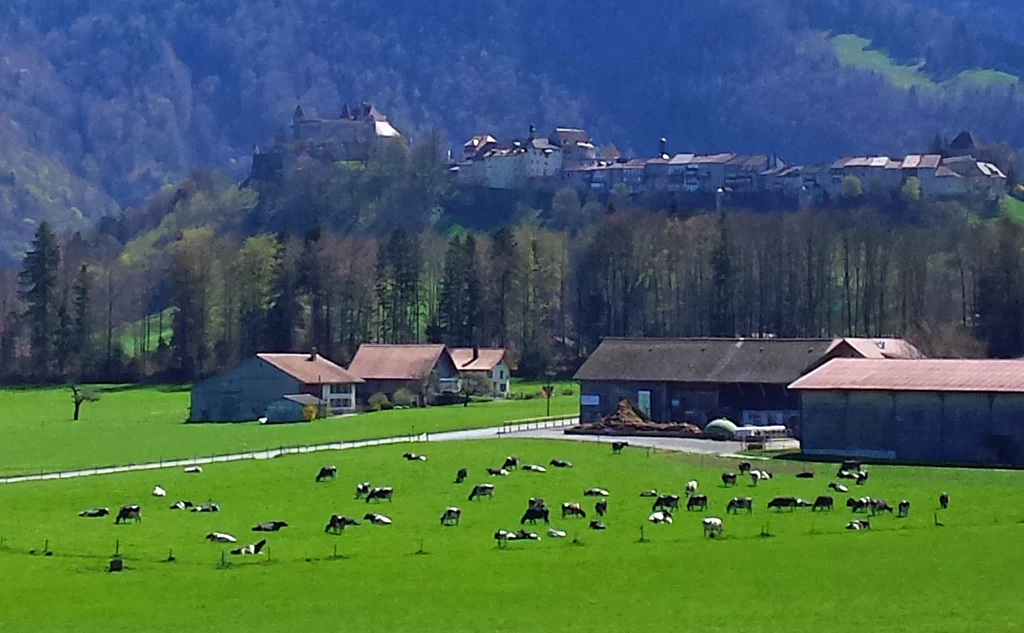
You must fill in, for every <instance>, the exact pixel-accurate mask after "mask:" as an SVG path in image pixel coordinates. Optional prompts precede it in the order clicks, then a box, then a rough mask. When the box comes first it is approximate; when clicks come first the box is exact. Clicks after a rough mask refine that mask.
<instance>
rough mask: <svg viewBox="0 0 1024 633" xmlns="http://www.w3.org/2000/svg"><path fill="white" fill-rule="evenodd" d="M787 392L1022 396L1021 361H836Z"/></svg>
mask: <svg viewBox="0 0 1024 633" xmlns="http://www.w3.org/2000/svg"><path fill="white" fill-rule="evenodd" d="M789 388H790V389H794V390H798V391H928V392H959V393H964V392H967V393H1021V394H1024V361H1017V360H864V359H836V360H833V361H831V362H829V363H826V364H825V365H823V366H822V367H820V368H818V369H816V370H814V371H812V372H811V373H809V374H807V375H806V376H804V377H803V378H800V379H799V380H797V381H796V382H794V383H793V384H791V385H790V386H789Z"/></svg>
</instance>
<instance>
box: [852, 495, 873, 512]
mask: <svg viewBox="0 0 1024 633" xmlns="http://www.w3.org/2000/svg"><path fill="white" fill-rule="evenodd" d="M872 503H873V499H872V498H871V497H860V498H855V497H850V498H849V499H847V500H846V507H847V508H850V510H852V511H853V512H865V511H867V510H870V509H871V504H872Z"/></svg>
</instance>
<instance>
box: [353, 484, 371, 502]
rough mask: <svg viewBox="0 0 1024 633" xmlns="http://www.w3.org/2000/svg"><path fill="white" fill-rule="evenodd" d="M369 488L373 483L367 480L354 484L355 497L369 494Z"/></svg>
mask: <svg viewBox="0 0 1024 633" xmlns="http://www.w3.org/2000/svg"><path fill="white" fill-rule="evenodd" d="M371 490H373V485H371V484H370V482H368V481H364V482H362V483H358V484H356V499H362V498H363V497H365V496H366V495H368V494H370V491H371Z"/></svg>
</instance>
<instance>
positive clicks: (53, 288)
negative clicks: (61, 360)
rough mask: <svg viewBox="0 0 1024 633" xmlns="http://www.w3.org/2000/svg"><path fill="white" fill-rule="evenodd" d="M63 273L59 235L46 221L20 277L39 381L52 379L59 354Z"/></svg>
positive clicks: (34, 241) (23, 264)
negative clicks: (60, 281)
mask: <svg viewBox="0 0 1024 633" xmlns="http://www.w3.org/2000/svg"><path fill="white" fill-rule="evenodd" d="M59 270H60V246H59V245H58V244H57V236H56V235H55V234H54V232H53V230H52V229H51V228H50V225H49V223H47V222H43V223H42V224H40V225H39V229H38V230H37V231H36V235H35V239H33V240H32V246H31V248H30V249H29V251H28V253H26V254H25V257H24V259H23V260H22V271H21V274H20V277H19V281H20V283H21V293H20V294H21V299H22V301H23V302H24V303H25V305H26V310H25V315H24V316H25V320H26V323H27V326H28V330H29V345H30V348H31V351H32V356H31V361H30V366H31V368H32V372H33V375H34V376H35V378H36V379H41V380H47V379H49V378H51V376H52V371H53V363H54V360H55V355H56V349H55V347H56V337H57V332H58V329H59V327H60V320H59V315H60V300H59V297H58V283H59V280H58V271H59Z"/></svg>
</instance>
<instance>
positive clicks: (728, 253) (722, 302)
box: [710, 214, 737, 336]
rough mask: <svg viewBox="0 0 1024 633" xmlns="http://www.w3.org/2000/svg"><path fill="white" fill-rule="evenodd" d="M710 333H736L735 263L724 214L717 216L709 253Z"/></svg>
mask: <svg viewBox="0 0 1024 633" xmlns="http://www.w3.org/2000/svg"><path fill="white" fill-rule="evenodd" d="M711 275H712V284H713V285H712V288H711V315H710V317H711V319H710V320H711V335H712V336H735V335H736V310H735V296H736V277H737V275H736V264H735V263H734V262H733V253H732V247H731V244H730V242H729V223H728V222H727V221H726V219H725V214H722V215H720V216H719V218H718V243H717V244H716V245H715V249H714V251H712V253H711Z"/></svg>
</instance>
